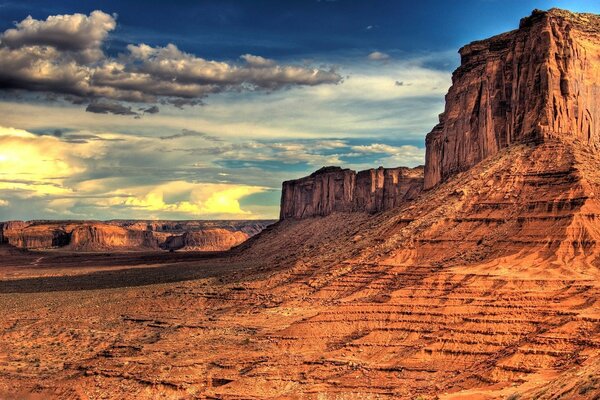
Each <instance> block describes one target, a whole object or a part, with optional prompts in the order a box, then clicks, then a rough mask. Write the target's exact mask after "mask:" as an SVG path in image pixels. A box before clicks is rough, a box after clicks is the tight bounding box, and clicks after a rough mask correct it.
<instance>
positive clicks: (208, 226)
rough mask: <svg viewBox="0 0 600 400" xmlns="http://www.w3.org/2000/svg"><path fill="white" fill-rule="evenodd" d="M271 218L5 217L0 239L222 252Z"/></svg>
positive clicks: (31, 244) (70, 246)
mask: <svg viewBox="0 0 600 400" xmlns="http://www.w3.org/2000/svg"><path fill="white" fill-rule="evenodd" d="M273 222H274V221H269V220H256V221H255V220H248V221H238V220H236V221H107V222H99V221H8V222H2V223H0V243H5V244H9V245H11V246H14V247H18V248H22V249H53V248H54V249H56V248H60V249H63V250H68V251H109V250H111V251H112V250H125V251H136V250H140V251H141V250H146V251H148V250H160V249H162V250H170V251H175V250H182V251H225V250H229V249H230V248H232V247H235V246H237V245H239V244H241V243H243V242H244V241H245V240H247V239H248V238H250V237H252V236H254V235H256V234H257V233H259V232H261V231H262V230H263V229H264V228H266V227H267V226H268V225H270V224H271V223H273Z"/></svg>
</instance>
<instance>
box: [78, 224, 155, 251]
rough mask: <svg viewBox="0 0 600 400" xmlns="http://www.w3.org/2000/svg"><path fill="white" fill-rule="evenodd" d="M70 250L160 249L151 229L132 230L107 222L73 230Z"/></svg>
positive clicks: (82, 226)
mask: <svg viewBox="0 0 600 400" xmlns="http://www.w3.org/2000/svg"><path fill="white" fill-rule="evenodd" d="M68 243H69V246H68V247H69V249H70V250H76V251H90V250H91V251H97V250H114V249H158V239H157V238H156V237H154V235H153V233H152V232H151V231H142V230H130V229H125V228H123V227H120V226H111V225H107V224H85V225H80V226H76V227H75V228H74V229H73V230H72V231H71V238H70V241H69V242H68Z"/></svg>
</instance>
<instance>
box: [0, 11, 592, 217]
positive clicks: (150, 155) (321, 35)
mask: <svg viewBox="0 0 600 400" xmlns="http://www.w3.org/2000/svg"><path fill="white" fill-rule="evenodd" d="M551 7H560V8H567V9H570V10H572V11H582V12H594V13H600V3H598V2H597V1H510V0H509V1H495V0H479V1H475V0H471V1H461V2H450V1H421V2H406V1H346V0H337V1H331V0H321V1H316V0H314V1H309V0H306V1H197V2H191V1H169V2H164V1H143V2H142V1H122V0H121V1H85V2H81V1H53V2H47V1H28V2H16V1H0V142H2V143H0V144H1V145H2V148H3V149H4V150H2V151H0V220H5V219H33V218H56V219H59V218H73V219H109V218H171V219H189V218H197V219H208V218H272V217H276V216H277V215H278V205H279V196H280V190H279V188H280V185H281V181H283V180H287V179H292V178H297V177H300V176H303V175H306V174H308V173H310V172H311V171H313V170H315V169H317V168H319V167H321V166H323V165H331V164H335V165H343V166H347V167H351V168H355V169H361V168H362V169H364V168H369V167H377V166H379V165H383V166H386V167H393V166H399V165H408V166H415V165H418V164H421V163H422V162H423V158H424V142H423V140H424V137H425V134H426V133H427V132H428V131H429V130H430V129H431V127H432V126H433V125H435V123H436V121H437V115H438V114H439V113H440V112H441V111H442V110H443V96H444V94H445V92H446V91H447V89H448V87H449V85H450V76H451V72H452V70H453V69H454V68H456V67H457V65H458V61H459V59H458V55H457V50H458V48H459V47H461V46H463V45H464V44H466V43H468V42H470V41H473V40H477V39H483V38H486V37H489V36H491V35H494V34H498V33H501V32H504V31H507V30H511V29H515V28H516V27H517V26H518V22H519V19H520V18H522V17H524V16H527V15H529V14H530V12H531V10H533V9H534V8H540V9H548V8H551ZM28 16H30V17H28Z"/></svg>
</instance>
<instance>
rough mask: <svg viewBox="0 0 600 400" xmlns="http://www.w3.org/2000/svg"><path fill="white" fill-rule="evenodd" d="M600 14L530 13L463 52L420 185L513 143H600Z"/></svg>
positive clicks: (430, 136) (429, 145)
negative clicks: (554, 140)
mask: <svg viewBox="0 0 600 400" xmlns="http://www.w3.org/2000/svg"><path fill="white" fill-rule="evenodd" d="M599 33H600V17H599V16H597V15H592V14H573V13H570V12H568V11H564V10H556V9H553V10H550V11H548V12H543V11H537V10H536V11H534V12H533V13H532V15H531V16H530V17H527V18H524V19H522V20H521V24H520V27H519V29H517V30H515V31H512V32H508V33H505V34H502V35H498V36H494V37H492V38H490V39H487V40H482V41H477V42H473V43H471V44H469V45H467V46H465V47H463V48H462V49H461V50H460V55H461V66H460V67H459V68H458V69H457V70H456V71H455V72H454V74H453V77H452V87H451V88H450V90H449V92H448V94H447V95H446V108H445V111H444V113H443V114H442V115H441V116H440V123H439V124H438V125H437V126H436V127H435V128H433V130H432V131H431V132H430V133H429V134H428V135H427V140H426V146H427V151H426V163H425V189H429V188H432V187H433V186H435V185H437V184H438V183H440V182H442V181H445V180H447V179H448V178H449V177H450V176H452V175H454V174H456V173H458V172H461V171H465V170H467V169H469V168H471V167H472V166H473V165H475V164H476V163H478V162H479V161H481V160H483V159H485V158H486V157H489V156H491V155H493V154H496V153H497V152H498V151H499V150H500V149H502V148H504V147H507V146H508V145H510V144H514V143H522V142H529V141H536V142H540V141H544V140H547V139H549V138H558V139H561V140H579V141H582V142H583V143H586V144H587V145H589V146H590V148H593V149H597V148H598V145H599V144H600V131H599V129H600V105H599V104H598V99H599V98H600V79H599V76H600V75H599V74H600V36H599Z"/></svg>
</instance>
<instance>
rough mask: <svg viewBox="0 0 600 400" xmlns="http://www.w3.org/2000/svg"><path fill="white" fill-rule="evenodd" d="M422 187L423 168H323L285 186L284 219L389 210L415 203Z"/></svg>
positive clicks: (285, 183)
mask: <svg viewBox="0 0 600 400" xmlns="http://www.w3.org/2000/svg"><path fill="white" fill-rule="evenodd" d="M422 186H423V168H422V167H417V168H412V169H411V168H404V167H400V168H382V167H379V168H377V169H369V170H366V171H360V172H358V173H356V172H355V171H352V170H349V169H342V168H340V167H323V168H321V169H320V170H318V171H316V172H314V173H313V174H311V175H310V176H307V177H305V178H301V179H296V180H291V181H286V182H284V183H283V185H282V197H281V213H280V218H281V219H286V218H308V217H314V216H325V215H329V214H331V213H333V212H343V211H346V212H347V211H358V212H368V213H375V212H380V211H384V210H389V209H390V208H393V207H397V206H398V205H400V204H403V203H405V202H407V201H410V200H412V199H414V198H415V197H416V196H417V195H418V194H419V192H420V191H421V188H422Z"/></svg>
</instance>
